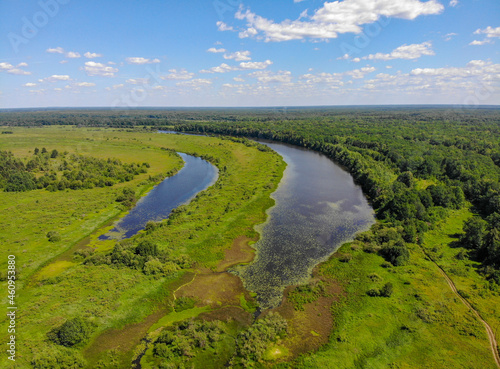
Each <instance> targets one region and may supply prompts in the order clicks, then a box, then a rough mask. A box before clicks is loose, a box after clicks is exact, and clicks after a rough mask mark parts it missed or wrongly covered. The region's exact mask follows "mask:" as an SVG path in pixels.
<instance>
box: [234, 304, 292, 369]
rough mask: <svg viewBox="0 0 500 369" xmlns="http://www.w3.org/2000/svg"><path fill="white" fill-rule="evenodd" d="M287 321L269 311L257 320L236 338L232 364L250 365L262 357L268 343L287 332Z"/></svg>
mask: <svg viewBox="0 0 500 369" xmlns="http://www.w3.org/2000/svg"><path fill="white" fill-rule="evenodd" d="M287 329H288V323H287V321H286V320H285V319H284V318H283V317H281V315H279V314H277V313H269V314H268V315H266V316H265V317H264V318H262V319H259V320H257V321H256V322H255V323H254V324H252V325H251V326H250V328H248V329H247V330H246V331H244V332H242V333H240V334H239V335H238V338H237V345H236V357H235V358H233V360H232V364H233V365H234V364H236V365H238V364H242V365H243V366H245V367H247V366H251V365H252V363H254V362H257V361H259V360H261V359H262V357H263V356H264V353H265V351H266V350H267V349H268V348H269V345H270V344H271V343H273V342H276V341H277V340H278V339H280V338H283V337H284V336H285V335H286V334H287Z"/></svg>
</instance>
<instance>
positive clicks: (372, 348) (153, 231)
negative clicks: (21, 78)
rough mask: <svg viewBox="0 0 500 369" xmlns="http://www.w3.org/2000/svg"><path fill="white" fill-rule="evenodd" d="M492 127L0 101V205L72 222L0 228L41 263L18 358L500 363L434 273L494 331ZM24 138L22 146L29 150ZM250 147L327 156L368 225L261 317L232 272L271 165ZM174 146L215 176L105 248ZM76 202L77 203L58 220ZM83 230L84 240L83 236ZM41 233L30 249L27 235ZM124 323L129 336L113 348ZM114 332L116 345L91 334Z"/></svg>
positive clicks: (499, 279) (487, 120)
mask: <svg viewBox="0 0 500 369" xmlns="http://www.w3.org/2000/svg"><path fill="white" fill-rule="evenodd" d="M499 124H500V109H499V108H496V107H484V108H477V109H461V108H459V107H454V106H439V107H436V106H409V107H390V106H387V107H336V108H330V107H314V108H276V109H272V108H256V109H251V108H238V109H236V108H235V109H231V108H226V109H215V108H214V109H202V108H200V109H132V110H124V111H118V110H111V109H81V110H72V109H63V110H50V109H47V110H35V109H33V110H24V111H14V110H13V111H3V112H1V113H0V125H1V126H2V127H3V128H2V130H3V134H5V136H1V137H0V138H8V139H9V140H12V142H14V143H13V144H10V143H7V141H0V150H1V151H0V188H1V189H3V191H4V194H5V195H6V196H9V197H8V198H7V197H6V198H5V200H4V201H5V203H4V204H3V205H2V209H4V210H5V209H17V207H18V206H20V205H21V203H22V202H23V201H28V200H22V198H21V197H19V196H27V197H26V198H27V199H30V200H29V201H31V202H32V203H33V206H35V205H34V204H35V200H36V204H37V206H39V205H38V204H40V203H43V199H44V196H45V197H46V196H54V197H53V199H54V201H56V199H57V201H60V202H61V204H63V201H67V202H64V204H65V205H63V207H62V209H64V211H66V215H65V214H63V212H61V214H57V216H58V218H57V220H54V221H51V222H50V223H49V222H47V223H42V225H43V229H40V230H39V231H37V232H38V233H33V235H31V234H30V233H28V231H27V230H23V229H21V230H20V231H17V230H16V231H14V229H15V225H14V224H10V225H8V226H6V230H7V232H9V236H8V237H6V238H5V239H4V241H8V242H10V243H9V245H11V246H9V247H11V249H12V250H21V249H19V247H24V248H28V249H29V250H30V252H34V255H38V258H39V261H34V260H30V261H29V262H28V261H26V266H25V267H24V268H25V269H24V273H25V277H24V278H25V280H26V282H25V283H26V284H25V285H24V286H23V289H24V290H23V292H24V293H25V297H24V298H25V299H26V301H28V299H29V302H26V309H27V310H28V311H31V312H33V314H34V316H33V317H31V318H29V317H28V318H25V319H26V321H25V322H26V326H27V329H28V330H30V331H31V332H34V333H35V334H34V335H33V337H32V338H30V340H29V342H28V343H27V344H26V348H25V350H26V353H28V352H29V353H32V354H33V358H32V359H31V360H30V361H29V367H34V368H49V367H61V368H63V367H74V368H86V367H96V368H97V367H102V368H105V367H130V365H136V364H140V365H141V366H142V367H143V368H185V367H195V368H198V367H200V368H201V367H204V365H205V367H207V366H206V365H207V363H211V366H209V367H213V368H218V367H225V366H229V367H235V368H246V367H255V368H279V369H282V368H318V367H345V368H369V367H394V368H398V367H400V368H404V367H422V368H423V367H425V366H423V365H422V363H423V362H427V363H428V364H429V365H430V366H431V367H440V368H455V367H461V366H462V367H474V365H478V364H477V363H480V365H481V367H485V368H490V367H491V368H493V367H496V366H495V365H494V360H493V356H492V355H491V350H490V347H489V343H488V339H487V336H486V333H485V330H484V327H483V325H482V323H481V322H480V321H479V320H478V319H477V318H476V316H475V315H474V313H473V312H472V310H470V309H469V308H467V307H466V306H464V305H463V304H462V303H461V302H460V300H459V298H458V297H457V295H455V294H453V293H452V291H451V290H450V287H449V286H448V284H447V282H446V280H445V279H444V278H443V275H441V273H445V275H446V276H448V277H449V278H451V279H452V280H453V283H454V285H456V288H457V291H458V292H457V293H458V294H459V295H460V296H461V298H463V299H465V300H466V301H468V303H470V304H471V306H473V307H474V309H475V311H476V312H477V314H479V316H480V317H481V318H482V319H484V320H485V321H487V322H488V323H489V325H490V326H491V327H498V326H499V325H500V131H499V129H500V128H499V127H500V125H499ZM158 131H177V132H183V133H194V134H196V135H189V134H188V135H159V134H158V133H157V132H158ZM75 133H78V134H77V135H75ZM30 134H31V135H33V136H32V137H33V143H35V144H32V143H31V142H29V145H28V144H27V143H26V142H25V141H23V140H24V138H23V137H27V136H29V135H30ZM11 136H12V137H11ZM80 136H81V137H80ZM38 137H42V138H43V139H39V138H38ZM49 137H50V138H49ZM74 137H78V138H74ZM255 138H258V139H267V140H273V141H277V142H282V143H287V144H292V145H295V146H299V147H303V148H307V149H310V150H314V151H316V152H319V153H321V154H323V155H325V156H326V157H328V158H330V159H331V160H333V161H334V162H335V163H337V164H339V165H340V166H342V167H343V168H344V169H345V170H347V171H348V172H349V173H350V174H351V176H352V177H353V179H354V181H355V182H356V184H358V185H359V186H360V187H361V188H362V190H363V193H364V194H365V196H366V198H367V199H368V200H369V202H370V204H371V206H372V207H373V209H374V210H375V214H376V218H377V221H376V223H375V224H374V225H373V226H372V227H371V228H370V230H368V231H366V232H363V233H360V234H358V235H357V236H356V237H355V239H354V240H352V241H351V242H349V243H346V244H344V245H343V246H342V247H341V248H340V249H339V250H338V251H337V252H336V253H335V254H334V255H332V256H331V257H330V258H329V259H328V260H327V261H325V262H323V263H321V264H320V265H318V266H317V267H316V268H315V269H314V271H313V272H312V275H311V280H310V281H309V282H308V283H305V284H303V285H299V286H290V287H289V288H288V289H287V290H286V293H285V297H284V299H283V302H282V304H281V305H280V306H279V307H278V308H275V309H273V310H272V311H266V312H263V313H262V312H260V311H258V304H257V302H256V299H255V296H254V295H253V294H252V293H251V291H246V290H245V289H244V288H243V287H242V286H240V284H238V283H240V282H237V280H238V278H237V277H236V276H233V275H231V274H230V273H226V271H227V268H228V267H227V265H234V264H238V263H249V262H251V260H252V258H247V256H245V257H242V255H244V254H245V252H247V251H248V250H247V248H248V249H250V251H249V252H250V253H253V251H251V250H252V249H251V247H250V245H251V244H252V243H254V242H255V240H256V239H257V238H258V233H257V232H255V230H254V228H253V227H254V226H255V225H256V224H259V223H260V222H262V221H264V219H265V211H266V210H267V209H268V208H269V207H270V206H272V203H273V200H271V199H270V195H271V193H272V192H273V191H274V189H275V188H276V187H277V186H278V183H279V180H280V178H281V174H282V172H283V170H284V165H283V162H282V161H280V159H279V158H278V156H277V155H276V154H275V153H274V152H273V151H272V150H270V149H269V148H267V146H263V145H258V144H256V143H254V142H253V141H252V140H251V139H255ZM16 140H17V141H16ZM73 140H75V141H74V142H73ZM27 141H30V140H27ZM82 142H85V145H90V146H89V147H91V149H88V150H83V149H81V147H82V146H81V145H82ZM176 151H182V152H186V153H189V154H193V155H195V156H199V157H202V158H204V159H206V160H208V161H209V162H211V163H212V164H213V165H216V166H217V168H218V169H219V173H220V177H219V179H218V181H217V183H216V184H215V185H214V186H213V187H211V188H210V189H209V190H207V191H206V192H204V193H203V194H200V195H198V196H197V197H196V198H195V200H194V201H193V203H191V204H189V205H183V206H181V207H179V208H178V209H176V210H174V212H173V213H172V215H171V217H170V218H169V219H168V220H165V221H161V222H150V223H148V225H147V226H146V229H145V230H144V231H143V232H141V233H140V234H138V235H137V236H135V237H134V238H132V239H130V240H122V241H113V240H111V241H106V242H103V243H100V242H99V241H98V239H97V235H98V233H96V232H97V230H99V229H100V230H103V229H108V228H109V220H110V219H113V217H116V216H120V214H123V212H124V211H126V210H127V209H129V208H130V207H131V206H133V205H134V203H135V201H136V200H137V199H138V198H139V197H140V196H141V195H142V194H143V193H144V192H145V191H146V190H147V188H151V186H152V185H153V184H155V183H157V182H158V181H159V180H160V178H162V177H163V176H165V175H167V176H171V175H174V174H175V173H176V172H177V171H178V169H179V158H178V157H176ZM132 152H133V153H134V155H132V154H131V153H132ZM161 158H163V159H161ZM165 163H167V164H165ZM250 178H251V179H252V180H251V181H250V180H249V179H250ZM98 191H100V192H98ZM93 194H95V196H96V198H95V199H94V198H93V197H92V196H93ZM98 194H99V196H100V199H99V200H97V196H98ZM56 196H58V197H56ZM79 196H81V198H80V197H79ZM70 197H71V198H74V199H80V200H79V201H82V203H81V205H80V203H78V202H74V200H71V201H70ZM83 199H88V200H89V203H88V204H86V205H84V203H83ZM72 202H73V203H77V204H79V205H78V210H71V211H70V208H71V203H72ZM46 206H48V204H47V205H46ZM86 206H92V211H89V210H85V207H86ZM47 209H48V207H47ZM16 211H17V210H16ZM71 212H72V213H73V214H72V218H71V220H68V221H67V223H65V224H66V225H65V227H73V224H74V227H83V226H82V225H83V224H87V223H84V222H88V224H87V225H85V227H87V228H85V229H87V231H86V233H85V234H84V233H83V232H79V233H78V232H76V233H77V234H76V233H75V231H72V232H74V233H75V234H71V233H70V232H68V230H66V229H65V227H61V226H59V225H60V224H61V223H63V222H65V221H64V218H65V216H67V214H69V213H71ZM79 214H81V215H79ZM27 216H28V215H26V216H25V215H24V214H23V217H27ZM31 222H33V220H31ZM58 222H59V224H58ZM71 222H73V223H71ZM27 224H29V222H27ZM9 227H10V228H9ZM106 227H108V228H106ZM16 232H23V233H22V234H23V236H22V237H24V240H29V241H28V242H27V241H22V237H21V236H15V234H16ZM30 232H31V231H30ZM11 234H12V236H10V235H11ZM85 237H89V241H88V242H89V243H88V245H90V246H89V247H81V246H78V247H77V246H76V245H77V244H78V242H79V241H80V240H82V239H84V238H85ZM36 238H38V239H40V238H42V239H43V241H40V242H41V243H40V244H38V243H37V244H36V245H37V247H39V248H40V249H39V250H38V251H37V250H36V249H35V247H33V248H32V249H31V248H30V247H31V246H29V242H32V241H31V240H32V239H36ZM241 240H245V242H241ZM36 242H39V241H36ZM19 245H22V246H19ZM33 245H35V244H34V243H33ZM71 245H73V246H71ZM235 247H237V248H236V249H235ZM42 250H50V252H49V253H47V254H46V255H45V254H44V252H42ZM228 250H232V251H228ZM235 250H237V251H235ZM245 250H247V251H245ZM19 252H21V251H19ZM228 252H229V253H228ZM231 252H233V253H234V254H231ZM66 254H67V255H69V256H62V255H66ZM228 255H233V256H228ZM234 255H236V256H237V257H236V256H234ZM231 257H233V258H235V259H234V260H231ZM228 258H229V260H227V259H228ZM238 258H241V260H240V259H238ZM32 259H33V258H32ZM221 263H222V264H221ZM109 276H113V278H114V280H113V281H112V282H109V284H106V287H105V289H103V291H102V296H101V297H99V298H95V297H93V296H88V295H87V293H86V292H84V289H82V290H78V289H77V287H76V286H78V285H82V286H85V288H86V289H89V290H93V291H96V290H99V289H100V287H99V283H104V280H107V279H109ZM222 286H224V288H223V287H222ZM128 287H129V288H130V289H131V290H130V291H133V292H134V294H136V296H135V295H134V296H132V295H131V293H132V292H127V288H128ZM226 289H228V290H229V291H226ZM68 291H72V293H73V296H72V297H71V298H70V297H65V299H64V302H62V303H57V304H55V306H54V309H55V311H56V313H55V314H54V318H53V319H48V320H47V319H46V318H47V316H48V315H49V314H48V312H47V310H45V309H49V307H46V308H45V307H44V306H43V304H41V305H40V302H43V301H51V300H53V299H56V298H59V297H60V296H63V295H65V294H67V293H68ZM115 299H118V300H117V301H119V302H118V303H115V302H114V301H115ZM66 306H67V307H66ZM76 306H81V313H78V314H76V313H75V307H76ZM114 307H116V308H117V309H118V311H117V312H114V310H113V309H114ZM132 307H137V310H135V311H134V312H133V313H127V312H126V311H132ZM79 309H80V308H79ZM127 309H129V310H127ZM259 314H260V315H259ZM37 322H38V325H37ZM41 322H43V323H41ZM325 322H326V323H325ZM314 324H316V325H314ZM321 329H324V330H325V331H322V330H321ZM130 332H140V334H138V333H133V334H134V335H135V336H134V339H131V338H130V339H129V341H130V342H128V341H125V338H124V337H128V335H131V334H132V333H130ZM115 337H120V338H119V339H118V338H117V340H118V341H120V343H121V345H122V346H120V347H118V346H109V347H108V346H106V345H105V344H103V342H107V341H106V340H111V341H112V340H113V339H114V338H115ZM37 345H39V347H37ZM127 345H128V346H127ZM100 347H101V348H100ZM497 349H498V348H497ZM353 352H354V354H353ZM131 363H132V364H131ZM135 367H137V366H135Z"/></svg>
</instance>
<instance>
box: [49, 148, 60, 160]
mask: <svg viewBox="0 0 500 369" xmlns="http://www.w3.org/2000/svg"><path fill="white" fill-rule="evenodd" d="M58 155H59V153H58V152H57V150H56V149H54V150H52V152H51V153H50V157H51V158H52V159H55V158H57V156H58Z"/></svg>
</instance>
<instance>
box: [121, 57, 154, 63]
mask: <svg viewBox="0 0 500 369" xmlns="http://www.w3.org/2000/svg"><path fill="white" fill-rule="evenodd" d="M125 60H126V61H127V63H129V64H154V63H159V62H160V59H152V60H151V59H146V58H142V57H130V58H126V59H125Z"/></svg>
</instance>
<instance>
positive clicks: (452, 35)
mask: <svg viewBox="0 0 500 369" xmlns="http://www.w3.org/2000/svg"><path fill="white" fill-rule="evenodd" d="M455 36H458V34H457V33H454V32H451V33H447V34H446V35H444V40H445V41H450V40H451V39H452V38H453V37H455Z"/></svg>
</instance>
